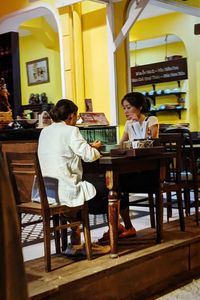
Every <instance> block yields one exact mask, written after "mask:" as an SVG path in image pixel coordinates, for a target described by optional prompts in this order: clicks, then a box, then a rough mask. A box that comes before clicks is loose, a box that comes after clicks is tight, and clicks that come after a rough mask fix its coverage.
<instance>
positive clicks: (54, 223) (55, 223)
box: [53, 215, 61, 254]
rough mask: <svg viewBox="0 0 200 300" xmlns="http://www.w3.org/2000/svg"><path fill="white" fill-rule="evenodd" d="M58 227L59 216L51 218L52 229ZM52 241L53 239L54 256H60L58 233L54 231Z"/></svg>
mask: <svg viewBox="0 0 200 300" xmlns="http://www.w3.org/2000/svg"><path fill="white" fill-rule="evenodd" d="M57 226H59V215H54V216H53V227H54V228H56V227H57ZM54 239H55V248H56V254H60V252H61V251H60V231H59V230H54Z"/></svg>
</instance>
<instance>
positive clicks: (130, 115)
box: [127, 113, 139, 122]
mask: <svg viewBox="0 0 200 300" xmlns="http://www.w3.org/2000/svg"><path fill="white" fill-rule="evenodd" d="M127 120H132V121H135V122H138V121H139V118H138V115H137V114H136V113H130V114H129V115H128V117H127Z"/></svg>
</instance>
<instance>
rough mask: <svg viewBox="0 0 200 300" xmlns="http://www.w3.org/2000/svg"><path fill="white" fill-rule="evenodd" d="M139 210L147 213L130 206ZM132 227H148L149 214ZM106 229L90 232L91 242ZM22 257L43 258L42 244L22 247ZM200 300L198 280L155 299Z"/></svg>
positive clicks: (134, 221)
mask: <svg viewBox="0 0 200 300" xmlns="http://www.w3.org/2000/svg"><path fill="white" fill-rule="evenodd" d="M134 209H135V210H140V211H143V212H148V210H149V209H148V208H146V207H138V206H135V207H134V206H132V207H131V210H133V211H134ZM172 215H173V218H172V219H171V220H175V219H177V218H178V210H177V209H173V213H172ZM164 222H166V209H164ZM133 225H134V227H135V228H136V230H141V229H144V228H148V227H150V218H149V214H147V215H145V216H142V217H138V218H135V219H134V220H133ZM107 229H108V228H107V226H106V227H101V228H97V229H94V230H92V231H91V238H92V241H93V242H95V241H97V240H98V239H99V238H100V237H102V234H103V233H104V231H107ZM52 252H54V253H55V247H54V242H53V241H52ZM23 256H24V260H25V261H28V260H30V259H35V258H38V257H42V256H44V247H43V243H37V244H34V245H30V246H26V247H23ZM176 299H178V300H200V279H199V280H193V282H191V283H189V284H187V285H185V286H183V287H181V288H179V289H177V290H174V291H173V292H170V293H168V294H166V295H164V296H162V297H159V298H157V300H176Z"/></svg>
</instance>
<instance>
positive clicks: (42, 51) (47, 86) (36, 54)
mask: <svg viewBox="0 0 200 300" xmlns="http://www.w3.org/2000/svg"><path fill="white" fill-rule="evenodd" d="M43 57H48V61H49V75H50V82H48V83H42V84H37V85H31V86H28V83H27V74H26V62H29V61H32V60H35V59H40V58H43ZM20 70H21V91H22V103H23V104H28V99H29V96H30V94H31V93H34V94H36V93H38V94H41V93H43V92H46V93H47V96H48V100H49V102H53V103H55V102H57V100H59V99H60V98H61V96H62V93H61V79H60V54H59V51H58V50H57V51H56V50H52V49H48V48H46V47H45V46H44V44H43V43H42V42H41V41H40V40H38V39H36V38H34V37H33V36H27V37H21V38H20Z"/></svg>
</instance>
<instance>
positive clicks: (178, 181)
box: [150, 132, 199, 231]
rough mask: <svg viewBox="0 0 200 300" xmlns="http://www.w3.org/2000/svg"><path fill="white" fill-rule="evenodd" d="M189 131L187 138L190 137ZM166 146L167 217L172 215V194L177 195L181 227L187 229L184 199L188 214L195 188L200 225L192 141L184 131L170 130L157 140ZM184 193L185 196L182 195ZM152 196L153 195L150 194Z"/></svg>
mask: <svg viewBox="0 0 200 300" xmlns="http://www.w3.org/2000/svg"><path fill="white" fill-rule="evenodd" d="M188 134H189V133H187V138H189V135H188ZM157 143H159V144H160V145H163V146H164V147H165V156H166V157H167V156H168V159H167V164H166V180H165V181H164V183H163V193H166V196H167V201H166V207H167V219H168V220H169V218H170V217H171V216H172V194H175V195H176V201H177V206H178V211H179V220H180V229H181V230H182V231H184V230H185V220H184V210H183V200H184V202H185V210H186V215H187V214H188V207H189V203H190V198H189V193H190V191H191V189H193V190H194V195H195V217H196V223H197V225H198V222H199V221H198V194H197V182H196V169H195V165H194V159H193V149H192V144H191V141H190V140H189V141H188V140H187V142H186V136H185V134H183V132H168V133H162V134H160V135H159V139H158V141H157ZM183 195H184V197H182V196H183ZM150 196H151V197H152V195H150ZM150 213H151V218H152V220H153V222H154V212H153V207H152V203H151V205H150Z"/></svg>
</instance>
